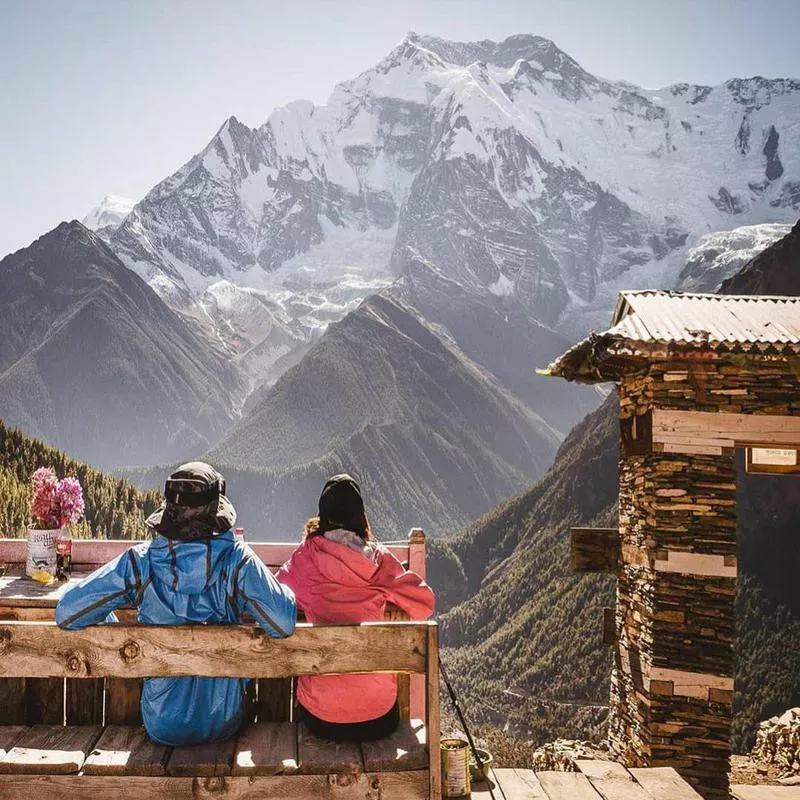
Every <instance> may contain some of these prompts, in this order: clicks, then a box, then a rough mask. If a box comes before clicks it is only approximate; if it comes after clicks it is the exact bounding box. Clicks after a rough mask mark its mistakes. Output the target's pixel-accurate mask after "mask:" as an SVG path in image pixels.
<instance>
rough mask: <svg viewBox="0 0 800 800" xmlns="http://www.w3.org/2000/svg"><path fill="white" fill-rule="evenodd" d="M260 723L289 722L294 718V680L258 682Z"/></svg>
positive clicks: (269, 679) (273, 679) (267, 679)
mask: <svg viewBox="0 0 800 800" xmlns="http://www.w3.org/2000/svg"><path fill="white" fill-rule="evenodd" d="M257 716H258V721H259V722H289V720H291V718H292V678H262V679H261V680H260V681H259V682H258V713H257Z"/></svg>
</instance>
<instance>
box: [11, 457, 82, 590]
mask: <svg viewBox="0 0 800 800" xmlns="http://www.w3.org/2000/svg"><path fill="white" fill-rule="evenodd" d="M31 484H32V486H33V500H32V501H31V517H32V524H31V527H30V528H29V529H28V558H27V562H26V565H25V572H26V574H27V575H30V576H31V577H38V576H39V574H40V573H41V574H43V575H44V576H51V578H52V576H54V575H55V571H56V539H57V538H58V537H59V535H61V533H62V531H63V529H64V527H65V526H66V525H71V524H72V523H74V522H78V520H80V519H81V517H82V516H83V512H84V504H83V490H82V489H81V485H80V483H79V481H78V479H77V478H63V479H62V480H58V478H57V477H56V473H55V471H54V470H53V469H52V468H51V467H40V468H39V469H37V470H36V472H34V473H33V478H31Z"/></svg>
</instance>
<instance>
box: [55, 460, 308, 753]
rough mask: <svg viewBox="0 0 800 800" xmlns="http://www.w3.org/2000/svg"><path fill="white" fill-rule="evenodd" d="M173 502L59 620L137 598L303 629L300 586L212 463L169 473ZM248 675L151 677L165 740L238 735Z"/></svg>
mask: <svg viewBox="0 0 800 800" xmlns="http://www.w3.org/2000/svg"><path fill="white" fill-rule="evenodd" d="M164 495H165V498H166V502H165V503H164V504H163V505H162V506H161V507H160V508H159V509H158V510H157V511H155V512H154V513H153V514H152V515H151V516H150V518H149V519H148V520H147V524H148V526H149V527H150V528H151V529H152V530H153V532H154V533H155V534H156V535H155V538H154V539H153V540H152V541H149V542H144V543H142V544H139V545H136V546H135V547H132V548H130V549H129V550H127V551H126V552H124V553H122V554H121V555H120V556H118V557H117V558H115V559H114V560H113V561H110V562H109V563H108V564H106V565H105V566H103V567H101V568H100V569H98V570H97V571H96V572H93V573H92V574H91V575H89V576H88V577H87V578H85V579H84V580H82V581H81V582H80V583H78V584H77V585H76V586H75V587H74V588H72V589H70V590H69V591H68V592H66V593H65V594H64V596H63V598H62V599H61V600H60V601H59V603H58V606H57V607H56V622H57V623H58V625H59V626H60V627H62V628H67V629H70V630H75V629H79V628H85V627H86V626H87V625H97V624H99V623H102V622H106V621H111V622H114V621H116V618H115V617H114V615H113V613H112V612H113V611H114V610H115V609H117V608H120V607H121V606H128V605H130V606H136V607H137V608H138V617H139V622H141V623H146V624H151V625H185V624H188V623H211V624H225V623H228V624H232V623H238V622H241V621H242V619H243V617H244V615H245V613H247V614H249V615H250V616H251V617H252V618H253V619H254V620H255V621H256V622H257V623H258V624H259V625H260V626H261V627H262V628H263V629H264V630H265V631H266V632H267V633H268V634H269V635H270V636H273V637H275V638H280V637H285V636H290V635H291V634H292V633H294V628H295V622H296V619H297V607H296V604H295V599H294V595H293V593H292V591H291V589H288V588H287V587H285V586H282V585H281V584H279V583H278V582H277V581H276V580H275V578H273V576H272V574H271V573H270V571H269V570H268V569H267V567H266V566H265V565H264V564H263V563H262V562H261V561H260V559H258V558H257V557H256V555H255V554H254V553H253V551H252V550H251V549H250V548H249V547H248V546H247V545H246V544H244V543H243V542H237V541H236V537H235V536H234V532H233V530H232V528H233V525H234V523H235V521H236V511H235V510H234V508H233V506H232V505H231V503H230V501H229V500H228V498H227V497H225V481H224V479H223V477H222V476H221V475H220V474H219V473H218V472H217V471H216V470H215V469H214V468H213V467H211V466H210V465H208V464H204V463H202V462H199V461H196V462H192V463H189V464H184V465H183V466H182V467H180V468H179V469H178V470H177V471H176V472H173V473H172V475H170V476H169V478H168V479H167V482H166V487H165V489H164ZM246 683H247V682H246V680H244V679H241V678H200V677H197V678H194V677H185V678H145V680H144V687H143V689H142V719H143V720H144V725H145V728H146V729H147V732H148V734H149V735H150V737H151V738H152V739H154V740H155V741H156V742H160V743H161V744H165V745H172V746H181V745H190V744H200V743H204V742H212V741H218V740H222V739H227V738H228V737H230V736H233V735H234V734H235V733H236V732H237V731H238V730H239V728H240V727H241V725H242V722H243V721H244V717H245V688H246Z"/></svg>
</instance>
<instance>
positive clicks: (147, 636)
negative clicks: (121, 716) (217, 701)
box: [0, 622, 436, 678]
mask: <svg viewBox="0 0 800 800" xmlns="http://www.w3.org/2000/svg"><path fill="white" fill-rule="evenodd" d="M435 641H436V623H435V622H370V623H363V624H361V625H311V624H308V623H300V624H298V626H297V630H296V632H295V634H294V635H293V636H290V637H288V638H286V639H272V638H271V637H269V636H268V635H267V634H265V633H264V632H263V631H261V630H260V629H259V628H256V627H255V626H253V625H181V626H174V627H173V626H160V625H97V626H92V627H89V628H85V629H84V630H80V631H65V630H61V629H60V628H58V627H56V625H55V624H54V623H50V622H7V623H2V624H0V677H3V678H143V677H165V676H181V675H198V676H205V677H241V678H287V677H292V676H295V675H324V674H339V673H353V672H393V673H418V674H424V673H426V672H427V671H428V669H429V668H430V664H429V659H430V658H431V655H432V654H431V648H433V649H434V650H435Z"/></svg>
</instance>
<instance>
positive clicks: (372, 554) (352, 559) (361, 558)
mask: <svg viewBox="0 0 800 800" xmlns="http://www.w3.org/2000/svg"><path fill="white" fill-rule="evenodd" d="M340 533H341V534H346V533H347V532H346V531H331V532H329V533H327V534H325V536H314V537H312V538H311V539H308V540H306V542H304V544H303V545H302V549H303V550H305V551H306V557H307V558H308V559H309V561H310V562H311V563H312V564H313V566H314V568H315V569H316V571H317V572H318V573H319V575H320V577H322V578H323V579H325V580H328V581H331V582H333V583H340V584H343V585H344V586H350V587H357V586H375V585H379V584H380V583H381V575H380V572H381V562H382V560H383V553H384V552H385V548H384V546H383V545H382V544H379V543H378V542H369V543H367V544H366V546H364V547H361V548H358V549H357V548H355V547H353V546H352V544H351V542H350V541H349V540H348V538H347V537H346V536H344V535H343V536H337V535H336V534H340ZM331 534H333V537H332V538H329V537H330V536H331Z"/></svg>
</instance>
